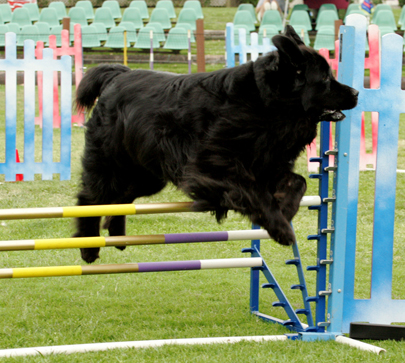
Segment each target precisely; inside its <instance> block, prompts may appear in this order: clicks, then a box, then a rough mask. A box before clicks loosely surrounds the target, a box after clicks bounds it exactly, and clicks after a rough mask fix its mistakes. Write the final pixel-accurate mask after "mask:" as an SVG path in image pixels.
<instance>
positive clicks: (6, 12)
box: [0, 3, 12, 23]
mask: <svg viewBox="0 0 405 363" xmlns="http://www.w3.org/2000/svg"><path fill="white" fill-rule="evenodd" d="M0 13H1V17H2V18H3V21H4V22H5V23H8V22H10V21H11V15H12V13H11V7H10V5H9V4H8V3H7V4H0Z"/></svg>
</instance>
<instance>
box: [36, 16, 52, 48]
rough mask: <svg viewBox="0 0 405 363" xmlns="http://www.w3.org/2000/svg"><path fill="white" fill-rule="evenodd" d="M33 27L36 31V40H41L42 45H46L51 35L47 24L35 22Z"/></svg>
mask: <svg viewBox="0 0 405 363" xmlns="http://www.w3.org/2000/svg"><path fill="white" fill-rule="evenodd" d="M34 26H36V27H37V29H38V35H39V37H38V40H41V41H42V42H44V43H47V42H48V40H49V35H50V34H51V28H50V27H49V24H48V23H44V22H42V21H37V22H36V23H35V24H34Z"/></svg>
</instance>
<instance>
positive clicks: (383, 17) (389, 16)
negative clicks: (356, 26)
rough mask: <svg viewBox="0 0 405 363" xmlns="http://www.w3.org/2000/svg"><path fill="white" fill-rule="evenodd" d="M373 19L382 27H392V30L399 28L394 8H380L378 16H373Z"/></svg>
mask: <svg viewBox="0 0 405 363" xmlns="http://www.w3.org/2000/svg"><path fill="white" fill-rule="evenodd" d="M373 21H374V24H376V25H378V27H379V28H380V29H381V28H391V30H392V32H395V30H397V23H396V22H395V18H394V13H393V12H392V10H380V11H379V12H378V14H377V16H376V17H373ZM390 33H391V32H390ZM386 34H387V33H386Z"/></svg>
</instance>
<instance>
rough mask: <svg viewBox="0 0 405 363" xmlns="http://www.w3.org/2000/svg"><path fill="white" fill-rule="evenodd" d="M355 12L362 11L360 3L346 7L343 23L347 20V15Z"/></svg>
mask: <svg viewBox="0 0 405 363" xmlns="http://www.w3.org/2000/svg"><path fill="white" fill-rule="evenodd" d="M353 11H354V12H355V13H354V14H357V13H356V12H357V11H361V9H360V4H349V6H348V7H347V9H346V13H345V17H344V18H343V23H345V22H346V17H347V16H348V15H350V14H351V13H352V12H353Z"/></svg>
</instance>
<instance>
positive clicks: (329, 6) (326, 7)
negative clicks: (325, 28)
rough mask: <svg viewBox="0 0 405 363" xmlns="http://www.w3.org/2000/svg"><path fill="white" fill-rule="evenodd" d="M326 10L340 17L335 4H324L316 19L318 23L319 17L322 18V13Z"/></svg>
mask: <svg viewBox="0 0 405 363" xmlns="http://www.w3.org/2000/svg"><path fill="white" fill-rule="evenodd" d="M325 10H332V11H334V12H335V13H336V15H338V16H339V14H338V11H337V7H336V5H335V4H322V5H321V6H320V7H319V10H318V15H317V17H316V22H318V19H319V16H320V15H321V13H322V12H323V11H325Z"/></svg>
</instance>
